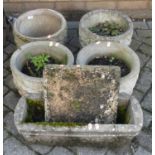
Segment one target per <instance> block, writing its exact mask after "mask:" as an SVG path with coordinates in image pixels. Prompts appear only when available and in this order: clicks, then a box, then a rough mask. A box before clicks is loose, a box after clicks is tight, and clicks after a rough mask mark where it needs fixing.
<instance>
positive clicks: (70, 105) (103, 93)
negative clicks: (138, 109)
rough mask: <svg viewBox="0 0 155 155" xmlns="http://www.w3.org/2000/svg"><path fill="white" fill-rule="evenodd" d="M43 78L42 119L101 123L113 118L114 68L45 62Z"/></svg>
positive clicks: (116, 76)
mask: <svg viewBox="0 0 155 155" xmlns="http://www.w3.org/2000/svg"><path fill="white" fill-rule="evenodd" d="M43 79H44V92H46V93H45V94H44V97H46V99H45V107H46V108H45V119H46V121H52V122H59V121H60V122H61V121H62V122H83V123H105V124H109V123H113V122H115V121H116V116H117V105H118V101H117V99H118V88H119V80H120V69H119V68H118V67H114V66H113V67H112V66H111V67H106V66H98V67H95V66H93V67H92V66H91V67H90V66H85V67H84V66H83V67H82V68H80V67H77V66H73V67H70V66H69V67H68V66H59V65H48V66H46V67H45V70H44V76H43ZM96 119H97V122H96Z"/></svg>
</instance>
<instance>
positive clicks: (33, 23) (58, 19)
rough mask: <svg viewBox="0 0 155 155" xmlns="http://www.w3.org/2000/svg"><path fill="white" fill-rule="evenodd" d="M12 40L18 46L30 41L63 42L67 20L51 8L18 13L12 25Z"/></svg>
mask: <svg viewBox="0 0 155 155" xmlns="http://www.w3.org/2000/svg"><path fill="white" fill-rule="evenodd" d="M13 32H14V40H15V43H16V44H17V46H18V47H20V46H21V45H23V44H26V43H28V42H32V41H45V40H50V41H56V42H60V43H64V42H65V41H66V36H67V22H66V20H65V18H64V17H63V15H62V14H60V13H59V12H57V11H54V10H51V9H36V10H31V11H28V12H26V13H24V14H22V15H20V16H19V17H18V18H17V20H16V21H15V23H14V26H13Z"/></svg>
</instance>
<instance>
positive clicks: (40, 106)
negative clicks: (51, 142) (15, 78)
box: [25, 99, 45, 122]
mask: <svg viewBox="0 0 155 155" xmlns="http://www.w3.org/2000/svg"><path fill="white" fill-rule="evenodd" d="M26 101H27V105H28V110H27V113H28V115H27V117H26V119H25V122H39V121H44V120H45V118H44V103H43V101H41V100H32V99H27V100H26Z"/></svg>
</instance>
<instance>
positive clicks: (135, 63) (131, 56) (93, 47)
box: [76, 42, 140, 95]
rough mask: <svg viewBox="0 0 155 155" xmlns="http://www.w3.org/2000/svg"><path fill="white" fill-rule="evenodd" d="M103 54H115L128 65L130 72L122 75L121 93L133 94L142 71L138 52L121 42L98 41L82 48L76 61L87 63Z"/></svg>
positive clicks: (81, 63) (82, 63) (114, 55)
mask: <svg viewBox="0 0 155 155" xmlns="http://www.w3.org/2000/svg"><path fill="white" fill-rule="evenodd" d="M102 56H113V57H115V58H117V59H120V60H122V61H123V62H124V63H125V64H126V65H127V66H128V68H129V69H130V72H129V73H128V74H127V75H126V76H124V77H121V79H120V88H119V93H126V94H129V95H131V94H132V92H133V88H134V87H135V85H136V82H137V79H138V76H139V72H140V61H139V58H138V56H137V54H136V53H135V52H134V51H133V50H132V49H131V48H129V47H128V46H126V45H123V44H120V43H116V42H96V43H92V44H89V45H88V46H86V47H84V48H83V49H81V50H80V52H79V53H78V56H77V60H76V63H77V64H80V65H86V64H88V63H89V62H90V61H91V60H93V59H94V58H96V57H102Z"/></svg>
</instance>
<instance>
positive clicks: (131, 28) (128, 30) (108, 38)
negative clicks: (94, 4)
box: [79, 9, 133, 40]
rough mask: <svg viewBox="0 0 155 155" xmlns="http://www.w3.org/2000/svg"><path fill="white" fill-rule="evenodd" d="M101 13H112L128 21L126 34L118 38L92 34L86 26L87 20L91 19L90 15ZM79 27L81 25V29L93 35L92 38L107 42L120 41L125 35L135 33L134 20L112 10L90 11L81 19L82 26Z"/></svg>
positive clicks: (117, 36)
mask: <svg viewBox="0 0 155 155" xmlns="http://www.w3.org/2000/svg"><path fill="white" fill-rule="evenodd" d="M99 12H102V13H107V12H112V13H116V14H118V15H119V16H120V17H122V18H123V19H124V20H126V21H127V23H128V29H127V30H126V31H125V32H123V33H122V34H119V35H116V36H100V35H97V34H96V33H93V32H91V31H90V30H89V29H88V28H86V27H85V26H84V23H85V20H86V19H87V18H89V17H91V16H90V15H92V14H97V13H99ZM79 25H80V26H79V27H81V28H83V29H85V31H87V33H89V34H91V35H92V36H94V37H99V38H107V40H110V39H118V38H119V37H122V36H124V35H127V34H128V33H130V32H131V31H133V23H132V20H131V19H130V18H129V16H128V15H126V14H124V13H123V12H121V11H116V10H112V9H97V10H93V11H89V12H88V13H86V14H85V15H84V16H83V17H82V18H81V19H80V24H79Z"/></svg>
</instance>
